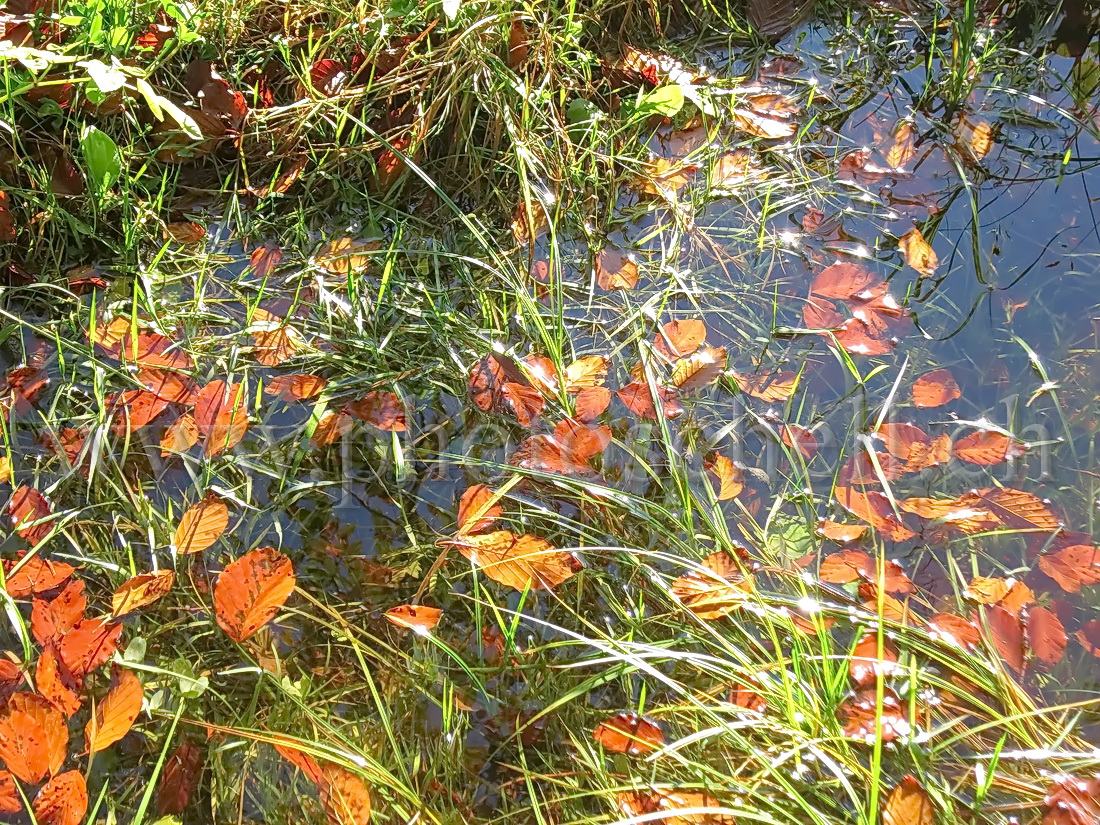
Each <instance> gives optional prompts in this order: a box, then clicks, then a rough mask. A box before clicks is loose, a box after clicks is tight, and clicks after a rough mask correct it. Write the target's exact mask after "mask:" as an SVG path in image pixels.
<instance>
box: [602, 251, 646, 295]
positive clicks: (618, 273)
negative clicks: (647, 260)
mask: <svg viewBox="0 0 1100 825" xmlns="http://www.w3.org/2000/svg"><path fill="white" fill-rule="evenodd" d="M596 283H597V284H599V285H600V289H634V287H635V286H637V284H638V264H636V263H635V262H634V261H633V260H631V259H630V257H629V256H627V255H624V254H623V253H622V252H616V251H615V250H611V249H605V250H604V251H603V252H601V253H600V254H599V255H598V256H597V258H596Z"/></svg>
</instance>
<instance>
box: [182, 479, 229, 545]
mask: <svg viewBox="0 0 1100 825" xmlns="http://www.w3.org/2000/svg"><path fill="white" fill-rule="evenodd" d="M228 526H229V508H228V507H227V506H226V504H225V502H224V501H222V500H221V499H220V498H218V496H217V495H215V494H214V493H212V492H208V493H207V494H206V495H205V496H204V497H203V499H202V501H200V502H199V503H198V504H193V505H192V506H191V507H189V508H188V509H187V511H186V512H185V513H184V514H183V516H182V517H181V518H180V523H179V526H178V527H176V533H175V536H174V537H173V539H172V543H173V544H174V545H175V546H176V552H178V553H180V554H182V555H187V554H190V553H201V552H202V551H203V550H205V549H206V548H208V547H210V546H211V545H212V544H213V543H214V542H216V541H217V540H218V539H219V538H221V536H222V533H224V532H225V529H226V528H227V527H228Z"/></svg>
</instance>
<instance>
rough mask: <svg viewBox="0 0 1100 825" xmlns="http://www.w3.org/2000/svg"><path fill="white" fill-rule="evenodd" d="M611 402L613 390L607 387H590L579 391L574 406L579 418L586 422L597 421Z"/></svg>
mask: <svg viewBox="0 0 1100 825" xmlns="http://www.w3.org/2000/svg"><path fill="white" fill-rule="evenodd" d="M610 403H611V390H609V389H608V388H607V387H589V388H588V389H585V390H581V391H580V392H579V393H577V397H576V398H574V399H573V407H574V409H575V410H576V413H577V418H578V419H580V420H581V421H584V422H590V421H595V420H596V419H597V418H599V417H600V415H602V414H603V412H604V410H606V409H607V406H608V404H610Z"/></svg>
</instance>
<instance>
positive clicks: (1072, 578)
mask: <svg viewBox="0 0 1100 825" xmlns="http://www.w3.org/2000/svg"><path fill="white" fill-rule="evenodd" d="M1039 569H1040V570H1042V571H1043V572H1044V573H1046V574H1047V575H1048V576H1050V577H1051V578H1052V579H1054V581H1056V582H1058V586H1059V587H1061V588H1062V589H1063V590H1065V591H1066V592H1067V593H1079V592H1080V591H1081V588H1082V586H1085V585H1092V584H1100V548H1097V547H1095V546H1093V545H1091V544H1075V545H1071V546H1069V547H1063V548H1062V549H1060V550H1058V551H1056V552H1054V553H1044V554H1042V555H1041V556H1039Z"/></svg>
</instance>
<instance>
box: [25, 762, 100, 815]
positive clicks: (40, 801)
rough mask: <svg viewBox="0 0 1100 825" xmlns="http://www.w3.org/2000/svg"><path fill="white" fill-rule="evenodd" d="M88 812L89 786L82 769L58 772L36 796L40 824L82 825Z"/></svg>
mask: <svg viewBox="0 0 1100 825" xmlns="http://www.w3.org/2000/svg"><path fill="white" fill-rule="evenodd" d="M87 812H88V787H87V785H86V784H85V782H84V775H83V774H82V773H81V772H80V771H66V772H65V773H61V774H58V775H57V776H55V777H53V779H51V780H50V781H49V782H47V783H46V784H45V785H43V786H42V789H41V790H40V791H39V792H38V795H37V796H35V798H34V818H35V819H36V820H37V821H38V823H39V825H80V822H81V820H82V819H84V814H86V813H87Z"/></svg>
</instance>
